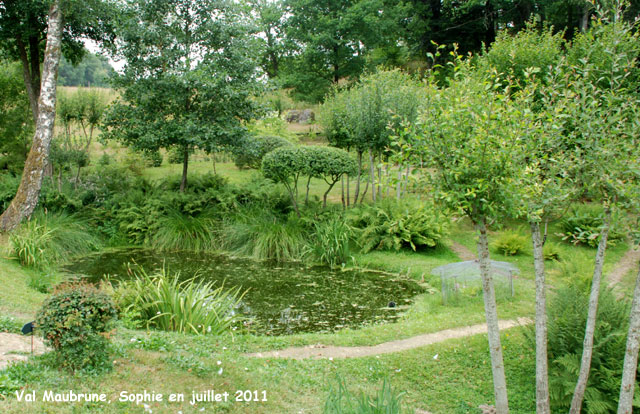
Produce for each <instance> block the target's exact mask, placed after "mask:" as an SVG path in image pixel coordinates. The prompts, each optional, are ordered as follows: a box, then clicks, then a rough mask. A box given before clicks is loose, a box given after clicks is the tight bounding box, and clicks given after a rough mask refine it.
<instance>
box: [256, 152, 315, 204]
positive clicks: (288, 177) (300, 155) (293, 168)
mask: <svg viewBox="0 0 640 414" xmlns="http://www.w3.org/2000/svg"><path fill="white" fill-rule="evenodd" d="M306 155H307V154H306V151H305V148H304V147H280V148H276V149H275V150H273V151H271V152H270V153H268V154H266V155H265V156H264V158H263V159H262V174H264V176H265V177H266V178H268V179H270V180H273V181H275V182H277V183H282V184H283V185H284V186H285V188H286V189H287V191H288V192H289V196H290V197H291V204H293V208H294V210H295V211H296V214H297V215H298V217H299V216H300V209H299V208H298V180H299V179H300V176H301V175H303V174H304V173H305V170H306V168H307V161H306Z"/></svg>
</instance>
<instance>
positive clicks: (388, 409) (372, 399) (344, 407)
mask: <svg viewBox="0 0 640 414" xmlns="http://www.w3.org/2000/svg"><path fill="white" fill-rule="evenodd" d="M404 394H405V393H404V392H398V391H396V390H394V389H393V388H392V387H391V384H390V383H389V381H388V379H387V378H385V379H384V380H383V382H382V388H380V390H378V391H377V392H376V393H375V395H374V396H369V395H367V394H364V393H362V392H361V393H360V395H359V396H354V395H353V394H352V393H351V392H350V391H349V389H348V388H347V385H346V382H345V380H344V379H342V378H341V377H340V376H338V377H337V380H336V384H335V385H334V386H332V387H331V389H330V391H329V396H328V397H327V401H326V402H325V405H324V411H323V413H324V414H401V413H402V412H403V410H402V405H401V400H402V396H403V395H404Z"/></svg>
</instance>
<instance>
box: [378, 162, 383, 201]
mask: <svg viewBox="0 0 640 414" xmlns="http://www.w3.org/2000/svg"><path fill="white" fill-rule="evenodd" d="M379 157H380V161H379V162H378V199H379V200H382V167H380V163H381V162H382V155H380V156H379Z"/></svg>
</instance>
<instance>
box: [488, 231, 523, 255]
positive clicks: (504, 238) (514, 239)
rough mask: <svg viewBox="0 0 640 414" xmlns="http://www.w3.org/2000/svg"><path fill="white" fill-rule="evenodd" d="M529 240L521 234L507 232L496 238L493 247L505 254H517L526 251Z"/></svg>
mask: <svg viewBox="0 0 640 414" xmlns="http://www.w3.org/2000/svg"><path fill="white" fill-rule="evenodd" d="M528 242H529V240H528V239H527V237H525V236H523V235H521V234H518V233H515V232H505V233H502V234H500V235H499V236H498V237H497V238H496V239H495V240H494V242H493V243H492V247H493V248H494V249H495V250H497V251H498V252H500V253H502V254H503V255H505V256H517V255H519V254H522V253H524V252H525V250H526V249H527V245H528Z"/></svg>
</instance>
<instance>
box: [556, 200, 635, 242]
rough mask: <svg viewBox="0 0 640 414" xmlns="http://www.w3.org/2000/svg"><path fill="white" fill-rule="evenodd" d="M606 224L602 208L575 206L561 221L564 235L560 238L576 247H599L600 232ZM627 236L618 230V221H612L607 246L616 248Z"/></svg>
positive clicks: (588, 205) (561, 234) (584, 205)
mask: <svg viewBox="0 0 640 414" xmlns="http://www.w3.org/2000/svg"><path fill="white" fill-rule="evenodd" d="M603 223H604V211H603V208H602V206H599V205H592V204H579V205H576V206H573V207H572V208H571V210H570V211H569V214H568V215H567V216H566V217H563V218H562V219H561V220H560V228H561V230H562V233H560V234H558V236H560V237H562V240H565V241H568V242H570V243H573V244H575V245H578V244H580V245H584V246H590V247H597V246H598V243H599V242H600V231H601V228H602V225H603ZM624 237H625V235H624V234H623V233H621V232H620V231H618V230H616V220H615V218H614V219H613V220H612V224H611V226H610V229H609V237H608V239H607V244H609V245H611V246H614V245H615V244H616V243H617V242H619V241H621V240H623V239H624Z"/></svg>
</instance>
